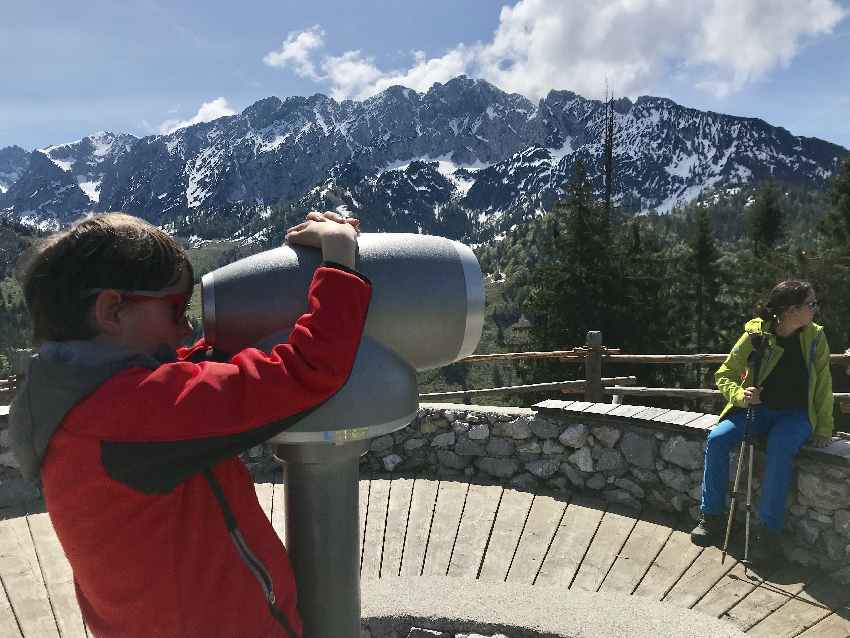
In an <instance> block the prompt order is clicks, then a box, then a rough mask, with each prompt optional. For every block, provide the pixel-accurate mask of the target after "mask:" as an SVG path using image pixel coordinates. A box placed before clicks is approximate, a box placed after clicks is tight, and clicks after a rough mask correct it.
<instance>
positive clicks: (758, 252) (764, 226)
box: [749, 180, 784, 258]
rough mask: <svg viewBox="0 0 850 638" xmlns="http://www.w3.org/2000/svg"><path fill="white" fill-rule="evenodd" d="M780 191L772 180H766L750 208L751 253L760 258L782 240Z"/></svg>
mask: <svg viewBox="0 0 850 638" xmlns="http://www.w3.org/2000/svg"><path fill="white" fill-rule="evenodd" d="M782 209H783V204H782V191H781V190H780V189H779V186H778V185H777V184H776V182H774V181H772V180H771V181H769V182H766V183H765V184H764V185H763V186H762V187H761V188H760V189H759V190H758V191H757V192H756V196H755V201H754V202H753V205H752V207H751V208H750V215H749V222H750V223H749V227H750V228H749V230H750V239H751V240H752V242H753V254H754V255H755V256H756V257H758V258H762V257H764V256H766V255H767V253H768V252H769V251H770V250H772V249H773V248H775V247H776V246H777V245H778V244H779V242H780V241H781V240H782V238H783V235H784V229H783V221H784V220H783V210H782Z"/></svg>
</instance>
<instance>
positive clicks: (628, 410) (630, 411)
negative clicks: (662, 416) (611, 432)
mask: <svg viewBox="0 0 850 638" xmlns="http://www.w3.org/2000/svg"><path fill="white" fill-rule="evenodd" d="M644 410H649V407H648V406H645V405H619V406H617V407H616V408H614V409H613V410H611V411H610V412H609V413H608V414H609V415H610V416H621V417H624V418H629V419H630V418H632V417H634V416H636V415H638V414H640V413H641V412H643V411H644Z"/></svg>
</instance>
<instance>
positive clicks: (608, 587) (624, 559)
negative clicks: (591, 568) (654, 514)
mask: <svg viewBox="0 0 850 638" xmlns="http://www.w3.org/2000/svg"><path fill="white" fill-rule="evenodd" d="M670 534H672V530H671V529H669V528H668V527H666V526H664V525H659V524H658V523H656V522H653V521H638V524H637V525H635V528H634V529H633V530H632V533H631V535H630V536H629V540H628V541H626V544H625V546H624V547H623V549H622V550H621V551H620V555H619V556H617V560H616V561H615V562H614V566H613V567H612V568H611V571H610V572H608V576H606V577H605V580H604V581H603V582H602V587H600V588H599V591H603V592H619V593H622V594H631V593H632V592H633V591H634V590H635V589H636V588H637V586H638V584H639V583H640V582H641V580H642V579H643V577H644V576H645V574H646V573H647V572H648V571H649V567H650V565H651V564H652V561H653V560H654V559H655V557H656V556H658V554H659V553H660V552H661V550H662V548H663V547H664V545H665V544H666V543H667V540H668V539H669V538H670Z"/></svg>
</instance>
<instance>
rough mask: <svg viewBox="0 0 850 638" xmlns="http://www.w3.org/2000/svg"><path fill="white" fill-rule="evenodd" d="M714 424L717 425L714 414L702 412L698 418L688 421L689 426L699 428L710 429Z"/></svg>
mask: <svg viewBox="0 0 850 638" xmlns="http://www.w3.org/2000/svg"><path fill="white" fill-rule="evenodd" d="M715 425H717V415H716V414H703V415H702V416H701V417H699V418H698V419H694V420H693V421H691V422H690V423H688V427H689V428H697V429H700V430H710V429H711V428H713V427H714V426H715Z"/></svg>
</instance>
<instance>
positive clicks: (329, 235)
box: [286, 211, 360, 268]
mask: <svg viewBox="0 0 850 638" xmlns="http://www.w3.org/2000/svg"><path fill="white" fill-rule="evenodd" d="M359 228H360V222H359V221H358V220H356V219H351V218H345V217H343V216H342V215H339V214H337V213H333V212H330V211H328V212H324V213H320V212H317V211H312V212H310V213H307V220H306V221H303V222H301V223H300V224H297V225H295V226H293V227H292V228H290V229H289V230H288V231H287V232H286V243H288V244H300V245H301V246H311V247H313V248H321V249H322V259H324V260H325V261H333V262H336V263H338V264H340V265H342V266H346V267H348V268H354V256H355V254H356V252H357V234H358V231H359Z"/></svg>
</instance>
